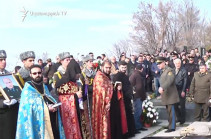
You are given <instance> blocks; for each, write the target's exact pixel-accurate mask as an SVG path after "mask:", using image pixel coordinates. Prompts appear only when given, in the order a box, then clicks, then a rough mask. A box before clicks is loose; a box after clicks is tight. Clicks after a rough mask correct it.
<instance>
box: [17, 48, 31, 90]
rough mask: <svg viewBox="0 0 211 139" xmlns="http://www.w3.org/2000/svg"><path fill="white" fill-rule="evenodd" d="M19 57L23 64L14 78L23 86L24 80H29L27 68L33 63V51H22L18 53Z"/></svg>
mask: <svg viewBox="0 0 211 139" xmlns="http://www.w3.org/2000/svg"><path fill="white" fill-rule="evenodd" d="M20 59H21V61H22V62H23V65H24V66H23V67H22V68H21V69H20V70H19V72H18V73H17V74H16V79H17V80H18V82H19V84H20V85H21V87H23V86H24V84H25V82H26V81H30V80H31V78H30V76H29V69H30V67H31V66H32V65H34V59H35V53H34V52H33V51H26V52H23V53H21V54H20Z"/></svg>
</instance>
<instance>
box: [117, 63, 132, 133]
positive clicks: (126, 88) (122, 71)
mask: <svg viewBox="0 0 211 139" xmlns="http://www.w3.org/2000/svg"><path fill="white" fill-rule="evenodd" d="M126 71H127V63H126V62H124V61H120V62H119V72H118V73H117V74H116V75H114V78H113V82H114V83H115V82H116V81H119V82H122V92H123V97H124V103H125V112H126V117H127V125H128V136H134V135H135V121H134V115H133V105H132V103H131V100H132V99H133V88H132V86H131V84H130V81H129V77H128V76H127V75H126Z"/></svg>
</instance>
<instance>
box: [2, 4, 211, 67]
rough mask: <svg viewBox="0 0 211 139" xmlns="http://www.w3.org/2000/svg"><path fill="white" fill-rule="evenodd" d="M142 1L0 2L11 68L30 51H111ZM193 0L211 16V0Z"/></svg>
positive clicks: (124, 36) (4, 43) (124, 35)
mask: <svg viewBox="0 0 211 139" xmlns="http://www.w3.org/2000/svg"><path fill="white" fill-rule="evenodd" d="M140 1H141V0H0V49H4V50H6V52H7V54H8V59H7V61H8V67H7V68H9V69H10V70H11V69H13V68H14V66H15V65H17V64H18V65H21V62H20V61H18V57H19V55H20V53H21V52H24V51H28V50H33V51H35V54H36V56H37V58H40V57H41V56H42V54H43V52H47V53H48V55H49V57H50V58H52V59H53V60H55V57H56V55H57V54H58V53H60V52H64V51H68V52H70V53H71V54H73V55H74V57H77V56H78V55H81V54H85V55H86V54H88V53H89V52H94V54H95V56H98V55H100V54H102V53H109V50H111V49H112V45H113V44H114V43H116V42H118V41H119V40H122V39H127V38H128V34H129V32H131V24H132V16H133V13H134V12H136V11H137V7H138V4H139V3H140ZM158 1H159V0H152V3H153V4H157V3H158ZM165 1H166V0H165ZM193 1H194V3H195V4H196V6H198V8H199V9H200V10H201V12H205V13H206V15H207V17H208V18H210V15H211V10H210V9H211V8H210V5H211V1H205V0H203V1H202V0H193ZM21 66H22V65H21Z"/></svg>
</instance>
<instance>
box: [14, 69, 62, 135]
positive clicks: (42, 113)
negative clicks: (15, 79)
mask: <svg viewBox="0 0 211 139" xmlns="http://www.w3.org/2000/svg"><path fill="white" fill-rule="evenodd" d="M30 77H31V81H28V82H26V83H25V85H24V88H23V90H22V94H21V99H20V106H19V112H18V122H17V132H16V139H29V138H36V139H53V138H55V139H59V138H60V139H63V138H65V135H64V130H63V126H62V122H61V117H60V114H59V110H58V109H57V107H54V106H53V105H54V104H55V103H57V102H56V100H55V99H54V98H53V97H52V96H51V94H50V92H49V90H48V88H47V86H46V85H44V83H43V75H42V68H41V66H39V65H33V66H31V68H30Z"/></svg>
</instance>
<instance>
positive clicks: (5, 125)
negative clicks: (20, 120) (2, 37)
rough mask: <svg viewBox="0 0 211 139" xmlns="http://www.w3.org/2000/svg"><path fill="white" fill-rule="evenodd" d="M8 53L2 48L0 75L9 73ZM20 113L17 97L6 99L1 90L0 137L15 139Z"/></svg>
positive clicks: (0, 51) (0, 53) (2, 138)
mask: <svg viewBox="0 0 211 139" xmlns="http://www.w3.org/2000/svg"><path fill="white" fill-rule="evenodd" d="M6 58H7V54H6V52H5V50H0V75H3V74H8V73H9V72H8V71H7V70H6V69H5V67H6ZM17 115H18V103H17V101H16V100H15V99H12V100H10V101H9V100H5V99H4V97H3V95H2V93H1V92H0V138H1V139H14V138H15V132H16V124H17Z"/></svg>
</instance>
